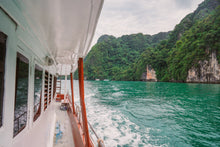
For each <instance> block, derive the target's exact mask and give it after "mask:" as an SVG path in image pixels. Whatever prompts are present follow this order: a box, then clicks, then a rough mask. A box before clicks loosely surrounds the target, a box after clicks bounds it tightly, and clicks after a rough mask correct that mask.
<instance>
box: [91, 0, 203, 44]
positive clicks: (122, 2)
mask: <svg viewBox="0 0 220 147" xmlns="http://www.w3.org/2000/svg"><path fill="white" fill-rule="evenodd" d="M202 1H203V0H104V5H103V8H102V12H101V15H100V18H99V22H98V25H97V28H96V33H95V36H94V39H93V42H92V45H94V44H95V43H96V42H97V39H98V38H99V37H100V36H101V35H104V34H108V35H113V36H115V37H120V36H122V35H128V34H135V33H143V34H150V35H153V34H157V33H159V32H167V31H171V30H173V29H174V27H175V25H176V24H178V23H179V22H180V21H181V20H182V19H183V18H184V17H185V16H186V15H187V14H189V13H191V12H193V11H194V10H196V8H197V7H198V5H199V4H200V3H201V2H202Z"/></svg>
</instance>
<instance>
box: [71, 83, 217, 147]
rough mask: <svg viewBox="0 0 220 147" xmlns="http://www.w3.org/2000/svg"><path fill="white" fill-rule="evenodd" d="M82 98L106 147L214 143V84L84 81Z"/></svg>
mask: <svg viewBox="0 0 220 147" xmlns="http://www.w3.org/2000/svg"><path fill="white" fill-rule="evenodd" d="M68 83H69V81H68ZM68 85H69V84H68ZM67 87H68V88H69V86H67ZM74 88H75V89H74V91H75V101H76V103H79V92H78V91H79V90H78V81H74ZM85 99H86V107H87V115H88V120H89V122H90V123H91V125H92V126H93V127H94V129H95V130H96V132H97V134H98V135H99V136H100V137H101V138H103V140H104V142H105V145H106V147H142V146H143V147H144V146H162V147H166V146H178V147H191V146H198V147H202V146H212V147H214V146H216V147H217V146H220V85H219V84H186V83H160V82H157V83H150V82H116V81H85Z"/></svg>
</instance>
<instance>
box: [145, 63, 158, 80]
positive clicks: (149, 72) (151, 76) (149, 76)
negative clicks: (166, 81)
mask: <svg viewBox="0 0 220 147" xmlns="http://www.w3.org/2000/svg"><path fill="white" fill-rule="evenodd" d="M141 80H142V81H149V82H157V77H156V71H155V70H154V69H153V68H152V67H151V65H147V68H146V72H144V73H143V74H142V76H141Z"/></svg>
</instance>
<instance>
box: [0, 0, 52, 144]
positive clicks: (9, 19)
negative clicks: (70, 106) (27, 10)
mask: <svg viewBox="0 0 220 147" xmlns="http://www.w3.org/2000/svg"><path fill="white" fill-rule="evenodd" d="M9 15H10V16H9ZM14 18H16V19H14ZM24 28H25V29H24ZM0 31H2V32H3V33H5V34H6V35H7V46H6V62H5V79H4V80H5V86H4V98H3V125H2V127H0V147H1V146H3V147H5V146H17V145H18V144H20V143H21V142H22V141H24V136H27V134H28V133H27V132H30V131H31V130H33V128H34V127H36V126H38V124H39V123H40V121H41V120H44V117H45V116H44V114H45V113H46V111H47V110H46V111H44V110H43V105H44V101H43V95H44V90H43V89H44V76H45V69H46V70H47V71H48V72H49V73H50V74H53V75H55V70H56V67H55V66H46V65H45V57H46V56H49V53H48V51H47V49H46V47H45V45H42V44H41V41H40V40H39V39H37V37H36V36H34V34H33V32H32V31H31V30H29V29H28V25H27V24H26V23H25V20H24V17H22V16H21V13H20V11H19V8H18V7H17V6H16V5H15V4H14V3H13V2H12V1H0ZM17 52H19V53H21V54H23V55H24V56H25V57H26V58H28V59H29V81H28V83H29V84H28V104H27V106H28V109H27V124H26V127H25V129H24V130H22V131H21V132H20V133H19V134H18V135H16V136H15V137H13V129H14V109H15V108H14V104H15V81H16V56H17ZM35 64H38V65H39V66H41V67H42V68H43V82H42V100H41V106H42V107H41V108H42V110H41V115H40V117H39V118H38V119H37V120H36V121H35V122H33V115H34V112H33V109H34V108H33V107H34V73H35ZM53 77H54V76H53ZM52 79H53V78H52ZM52 88H53V82H52ZM48 100H49V98H48ZM48 104H49V102H48ZM48 137H50V136H48Z"/></svg>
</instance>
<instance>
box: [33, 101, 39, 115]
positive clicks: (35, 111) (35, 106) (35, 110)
mask: <svg viewBox="0 0 220 147" xmlns="http://www.w3.org/2000/svg"><path fill="white" fill-rule="evenodd" d="M38 105H40V102H39V103H37V104H35V105H34V115H36V113H37V111H38V109H36V108H37V106H38Z"/></svg>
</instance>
